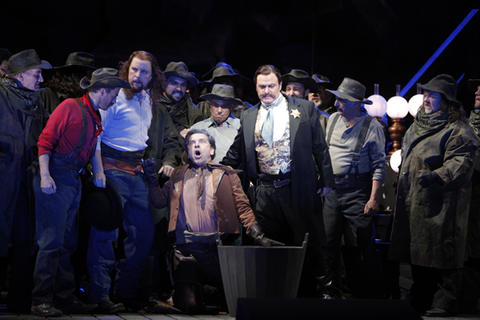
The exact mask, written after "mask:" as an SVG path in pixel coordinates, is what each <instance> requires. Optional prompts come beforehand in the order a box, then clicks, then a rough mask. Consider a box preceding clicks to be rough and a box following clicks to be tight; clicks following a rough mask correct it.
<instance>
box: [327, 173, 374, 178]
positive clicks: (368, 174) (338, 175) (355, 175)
mask: <svg viewBox="0 0 480 320" xmlns="http://www.w3.org/2000/svg"><path fill="white" fill-rule="evenodd" d="M371 176H372V174H371V173H370V172H367V173H360V174H345V175H340V174H334V175H333V177H334V178H335V179H366V178H370V177H371Z"/></svg>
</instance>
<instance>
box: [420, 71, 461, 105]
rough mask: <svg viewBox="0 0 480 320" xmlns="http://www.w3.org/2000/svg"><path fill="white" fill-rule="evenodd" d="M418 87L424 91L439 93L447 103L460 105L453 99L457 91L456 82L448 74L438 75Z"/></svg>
mask: <svg viewBox="0 0 480 320" xmlns="http://www.w3.org/2000/svg"><path fill="white" fill-rule="evenodd" d="M418 87H419V88H422V89H423V90H425V91H431V92H438V93H441V94H442V95H443V96H444V97H445V98H446V99H447V100H448V101H450V102H454V103H459V104H461V102H460V101H458V100H457V99H456V98H455V97H456V95H457V90H458V84H457V81H456V80H455V79H454V78H453V77H452V76H451V75H449V74H440V75H438V76H436V77H434V78H433V79H432V80H430V81H428V83H426V84H421V85H419V86H418Z"/></svg>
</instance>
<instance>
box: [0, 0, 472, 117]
mask: <svg viewBox="0 0 480 320" xmlns="http://www.w3.org/2000/svg"><path fill="white" fill-rule="evenodd" d="M0 7H1V9H0V10H1V16H2V18H1V20H0V30H1V38H0V39H1V40H0V47H6V48H8V49H9V50H10V51H12V52H13V53H16V52H19V51H21V50H24V49H29V48H33V49H35V50H37V52H38V54H39V56H40V58H41V59H44V60H47V61H49V62H50V63H52V65H54V66H61V65H63V64H64V63H65V60H66V58H67V56H68V54H69V53H71V52H75V51H85V52H90V53H93V54H94V55H95V57H96V66H97V67H104V66H110V67H116V66H117V64H118V62H120V61H125V60H126V59H128V56H129V55H130V54H131V53H132V52H133V51H135V50H146V51H149V52H151V53H152V54H154V55H155V56H156V58H157V59H158V61H159V64H160V66H161V68H162V69H164V68H165V66H166V65H167V63H168V62H170V61H184V62H185V63H187V65H188V66H189V70H190V71H193V72H195V73H197V74H198V75H200V76H201V75H203V74H205V73H206V72H207V71H208V70H209V69H210V68H212V67H213V66H214V65H215V64H216V63H217V62H219V61H224V62H227V63H229V64H230V65H231V66H232V67H233V68H235V69H237V70H240V71H241V73H242V75H244V76H245V77H247V78H249V79H251V78H252V76H253V73H254V72H255V70H256V69H257V67H258V66H260V65H262V64H267V63H269V64H274V65H275V66H277V67H278V68H279V69H280V70H281V72H282V73H287V72H289V71H290V70H291V69H292V68H298V69H303V70H305V71H307V72H309V73H310V74H312V72H313V73H319V74H322V75H325V76H327V77H329V78H330V80H332V81H333V82H335V83H336V84H337V85H338V84H340V82H341V81H342V79H343V78H344V77H350V78H354V79H356V80H359V81H360V82H362V83H363V84H365V85H366V87H367V96H369V95H371V94H373V87H374V84H375V83H378V84H380V94H381V95H383V96H384V97H385V98H386V99H387V100H388V99H389V98H390V97H391V96H393V95H395V86H396V85H397V84H400V85H401V86H402V87H403V86H405V85H406V84H407V83H408V82H409V81H410V79H411V78H412V77H413V76H414V75H415V74H416V73H417V72H418V70H419V69H420V68H421V67H422V66H423V65H424V64H425V62H426V61H427V60H428V59H429V58H430V57H431V55H432V54H433V53H434V52H435V51H436V50H437V49H438V48H439V47H440V45H441V44H442V43H443V42H444V41H445V40H446V39H447V37H448V36H449V35H450V34H451V33H452V32H453V30H455V28H456V27H457V26H458V25H459V24H460V22H462V20H463V19H465V17H466V16H467V15H468V13H469V12H470V11H471V10H472V9H474V8H480V5H479V1H474V0H470V1H461V0H460V1H459V0H426V1H421V0H417V1H412V0H343V1H342V0H323V1H308V0H296V1H292V0H290V1H285V0H277V1H261V0H256V1H252V0H249V1H230V0H197V1H194V0H163V1H161V0H159V1H135V0H134V1H123V0H118V1H109V0H99V1H97V0H85V1H67V0H47V1H27V0H24V1H18V0H14V1H8V2H7V1H3V3H2V5H1V6H0ZM479 58H480V12H479V13H477V14H476V15H475V16H474V18H473V19H472V20H471V21H470V23H468V24H467V26H466V27H465V28H464V29H463V30H462V32H461V33H460V34H459V35H458V36H457V37H456V38H455V40H454V41H453V42H452V43H451V44H450V46H449V47H447V49H446V50H445V51H444V52H443V53H442V54H441V56H440V57H439V58H438V59H437V60H436V61H435V63H434V64H433V65H432V66H431V67H430V68H429V69H428V70H427V71H426V72H425V73H424V75H423V76H422V77H421V78H420V79H419V82H421V83H426V82H428V81H429V80H430V79H431V78H432V77H434V76H435V75H437V74H440V73H448V74H451V75H452V76H453V77H454V78H456V79H459V78H462V76H463V78H462V80H461V81H460V82H459V93H458V96H457V97H458V99H459V100H460V101H462V102H464V106H465V108H466V109H467V110H470V109H471V108H472V105H473V99H474V96H473V93H472V92H471V91H469V90H468V89H467V81H468V79H470V78H480V62H479V61H480V59H479ZM415 93H416V88H415V86H413V87H412V89H411V90H409V92H407V93H406V94H405V98H406V99H407V100H408V99H409V98H410V97H411V96H413V95H414V94H415Z"/></svg>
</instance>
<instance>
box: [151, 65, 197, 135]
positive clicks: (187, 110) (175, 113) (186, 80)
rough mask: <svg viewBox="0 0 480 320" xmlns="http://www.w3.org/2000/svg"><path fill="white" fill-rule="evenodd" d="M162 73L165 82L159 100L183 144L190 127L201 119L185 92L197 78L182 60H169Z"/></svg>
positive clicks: (193, 85)
mask: <svg viewBox="0 0 480 320" xmlns="http://www.w3.org/2000/svg"><path fill="white" fill-rule="evenodd" d="M164 74H165V78H166V82H167V83H166V86H165V91H164V92H163V95H162V96H160V100H159V102H160V104H162V105H163V106H164V107H165V108H166V109H167V110H168V112H169V114H170V116H171V117H172V120H173V122H174V123H175V127H176V128H177V131H178V133H179V134H180V141H179V142H180V144H183V139H184V138H185V136H186V135H187V133H188V131H189V130H190V127H191V126H192V125H193V124H194V123H196V122H198V121H201V120H203V116H202V114H201V113H200V111H199V110H198V108H197V106H196V105H195V104H194V103H193V101H192V99H191V98H190V95H189V94H188V93H187V89H189V88H192V87H195V86H196V85H198V80H197V78H195V76H194V75H193V74H192V73H191V72H188V67H187V65H186V64H185V63H183V62H182V61H180V62H173V61H172V62H170V63H169V64H168V65H167V67H166V68H165V72H164Z"/></svg>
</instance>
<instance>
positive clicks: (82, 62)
mask: <svg viewBox="0 0 480 320" xmlns="http://www.w3.org/2000/svg"><path fill="white" fill-rule="evenodd" d="M74 66H77V67H85V68H90V69H96V68H95V57H94V56H93V54H90V53H86V52H72V53H70V54H69V55H68V58H67V61H66V62H65V65H63V66H60V67H56V69H61V68H67V67H74Z"/></svg>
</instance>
